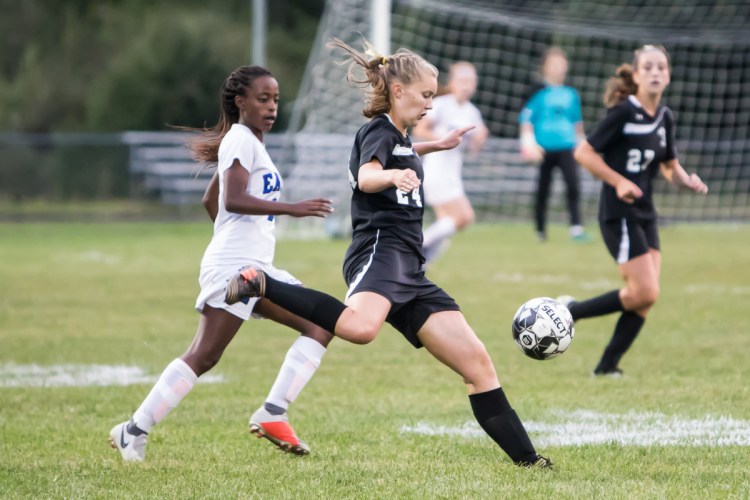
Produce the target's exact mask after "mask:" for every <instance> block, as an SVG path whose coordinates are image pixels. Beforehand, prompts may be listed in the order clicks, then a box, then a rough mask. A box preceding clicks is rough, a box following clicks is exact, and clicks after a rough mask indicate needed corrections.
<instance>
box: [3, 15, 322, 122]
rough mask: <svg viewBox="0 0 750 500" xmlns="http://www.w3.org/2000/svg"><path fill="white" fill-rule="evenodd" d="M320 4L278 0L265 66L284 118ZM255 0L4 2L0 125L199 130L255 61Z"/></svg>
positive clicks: (270, 25) (282, 119)
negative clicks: (224, 89) (227, 80)
mask: <svg viewBox="0 0 750 500" xmlns="http://www.w3.org/2000/svg"><path fill="white" fill-rule="evenodd" d="M324 4H325V1H324V0H274V1H273V2H269V6H268V8H269V12H268V63H267V66H268V67H269V69H270V70H271V71H272V72H273V73H274V74H275V75H276V76H277V78H278V79H279V82H280V84H281V93H282V102H281V106H282V107H281V113H280V120H279V122H278V123H277V127H276V130H280V129H283V128H284V127H285V126H286V122H287V120H288V116H289V113H290V112H291V106H290V103H291V102H292V101H293V100H294V98H295V95H296V93H297V89H298V87H299V83H300V80H301V78H302V75H303V72H304V68H305V64H306V62H307V58H308V55H309V51H310V48H311V45H312V42H313V40H314V37H315V32H316V29H317V24H318V20H319V18H320V15H321V13H322V11H323V7H324ZM251 6H252V2H251V0H219V1H213V2H206V1H205V0H162V1H159V2H152V1H150V0H65V1H49V0H23V1H19V0H0V12H2V13H3V15H2V16H0V33H2V35H0V36H2V40H3V42H2V45H3V49H2V50H1V51H0V131H4V132H9V131H12V132H107V131H119V130H164V129H167V128H168V124H173V125H184V126H193V127H198V126H202V125H204V124H209V125H211V124H213V123H214V122H215V121H216V119H217V117H218V109H219V108H218V89H219V86H220V84H221V81H222V80H223V78H224V77H225V76H226V75H227V74H228V73H229V72H230V71H231V70H233V69H234V68H235V67H237V66H240V65H243V64H249V63H250V54H251V19H252V9H251Z"/></svg>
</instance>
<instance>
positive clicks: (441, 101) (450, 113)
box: [427, 94, 484, 149]
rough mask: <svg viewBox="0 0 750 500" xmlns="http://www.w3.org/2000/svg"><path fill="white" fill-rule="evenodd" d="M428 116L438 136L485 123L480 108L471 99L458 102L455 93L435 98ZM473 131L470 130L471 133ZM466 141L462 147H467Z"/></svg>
mask: <svg viewBox="0 0 750 500" xmlns="http://www.w3.org/2000/svg"><path fill="white" fill-rule="evenodd" d="M427 118H429V119H430V121H431V122H432V124H433V130H434V132H435V134H436V135H437V136H438V137H442V136H444V135H445V134H447V133H448V132H450V131H451V130H453V129H456V128H462V127H468V126H469V125H475V126H476V127H477V128H479V127H481V126H482V125H484V122H483V121H482V115H481V113H480V112H479V109H477V107H476V106H474V105H473V104H472V103H471V102H469V101H466V102H464V103H460V102H458V100H456V98H455V96H453V94H446V95H441V96H440V97H436V98H435V99H433V101H432V109H431V110H430V111H429V112H428V113H427ZM472 132H473V131H472ZM472 132H469V135H471V134H472ZM466 143H467V141H463V142H462V143H461V146H460V147H461V148H463V147H465V146H466ZM456 149H458V148H456Z"/></svg>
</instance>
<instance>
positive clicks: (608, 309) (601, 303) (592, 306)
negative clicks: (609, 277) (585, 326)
mask: <svg viewBox="0 0 750 500" xmlns="http://www.w3.org/2000/svg"><path fill="white" fill-rule="evenodd" d="M568 309H570V315H571V316H573V321H577V320H579V319H583V318H592V317H594V316H604V315H605V314H610V313H613V312H617V311H622V310H623V308H622V302H621V301H620V290H612V291H611V292H607V293H605V294H602V295H599V296H597V297H594V298H591V299H588V300H582V301H581V302H573V303H571V304H570V306H569V307H568Z"/></svg>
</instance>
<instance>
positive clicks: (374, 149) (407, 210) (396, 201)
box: [349, 114, 424, 256]
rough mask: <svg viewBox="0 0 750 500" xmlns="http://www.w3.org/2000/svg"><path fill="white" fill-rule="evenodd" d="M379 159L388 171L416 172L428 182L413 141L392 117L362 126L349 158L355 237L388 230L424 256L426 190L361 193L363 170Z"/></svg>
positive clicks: (382, 117) (382, 116) (391, 189)
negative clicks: (402, 131) (423, 225)
mask: <svg viewBox="0 0 750 500" xmlns="http://www.w3.org/2000/svg"><path fill="white" fill-rule="evenodd" d="M376 158H377V159H378V161H380V163H381V165H383V168H384V169H385V170H389V169H400V170H405V169H412V170H414V172H416V174H417V177H419V180H420V181H423V180H424V171H423V170H422V161H421V160H420V159H419V156H417V154H416V153H415V152H414V149H413V147H412V143H411V139H409V136H404V135H402V134H401V132H399V130H398V129H397V128H396V126H395V125H394V124H393V123H392V122H391V119H390V117H388V115H385V114H383V115H378V116H376V117H375V118H373V119H372V120H370V121H369V122H368V123H366V124H365V125H363V126H362V128H360V129H359V131H358V132H357V135H356V137H355V139H354V147H353V148H352V154H351V156H350V157H349V182H350V183H351V186H352V190H353V193H352V206H351V209H352V229H353V230H354V234H355V235H357V233H363V232H367V231H374V230H377V229H380V230H387V231H389V232H391V233H393V234H394V235H395V236H397V237H398V238H400V239H401V240H403V241H404V242H405V243H407V244H408V245H409V246H410V247H411V248H413V249H414V251H415V252H416V253H418V254H419V255H420V256H421V255H422V217H423V215H424V208H423V207H422V194H423V190H422V186H421V185H420V186H419V188H417V189H415V190H414V191H412V192H410V193H407V192H404V191H401V190H398V189H396V187H389V188H386V189H384V190H382V191H380V192H378V193H365V192H364V191H361V190H360V189H359V185H358V183H357V179H358V178H359V168H360V167H361V166H362V165H364V164H365V163H368V162H370V161H372V160H373V159H376Z"/></svg>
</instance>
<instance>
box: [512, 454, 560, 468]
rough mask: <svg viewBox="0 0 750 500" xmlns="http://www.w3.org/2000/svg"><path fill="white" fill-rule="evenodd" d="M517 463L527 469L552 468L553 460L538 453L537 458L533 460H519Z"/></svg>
mask: <svg viewBox="0 0 750 500" xmlns="http://www.w3.org/2000/svg"><path fill="white" fill-rule="evenodd" d="M516 464H517V465H518V466H519V467H524V468H526V469H552V460H550V459H549V458H547V457H543V456H541V455H537V457H536V460H534V461H532V462H517V463H516Z"/></svg>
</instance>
